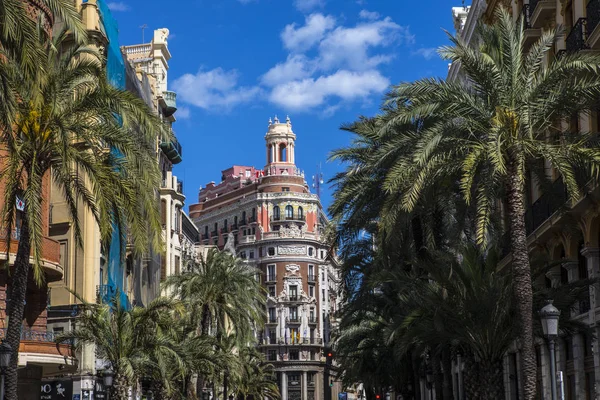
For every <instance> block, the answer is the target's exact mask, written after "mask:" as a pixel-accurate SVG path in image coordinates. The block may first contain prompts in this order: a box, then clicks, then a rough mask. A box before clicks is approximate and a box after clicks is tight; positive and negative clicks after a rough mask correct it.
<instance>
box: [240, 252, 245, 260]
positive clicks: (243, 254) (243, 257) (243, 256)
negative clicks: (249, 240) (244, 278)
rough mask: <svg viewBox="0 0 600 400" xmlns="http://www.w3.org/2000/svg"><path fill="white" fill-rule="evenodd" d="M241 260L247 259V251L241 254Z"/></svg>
mask: <svg viewBox="0 0 600 400" xmlns="http://www.w3.org/2000/svg"><path fill="white" fill-rule="evenodd" d="M240 258H242V259H244V260H245V259H246V252H245V251H242V252H240Z"/></svg>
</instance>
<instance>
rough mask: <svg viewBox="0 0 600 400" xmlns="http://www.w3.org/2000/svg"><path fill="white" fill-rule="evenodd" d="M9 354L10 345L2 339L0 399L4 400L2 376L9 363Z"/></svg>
mask: <svg viewBox="0 0 600 400" xmlns="http://www.w3.org/2000/svg"><path fill="white" fill-rule="evenodd" d="M11 356H12V347H10V344H8V343H7V342H5V341H2V344H0V400H4V376H5V375H6V369H7V368H8V366H9V365H10V357H11Z"/></svg>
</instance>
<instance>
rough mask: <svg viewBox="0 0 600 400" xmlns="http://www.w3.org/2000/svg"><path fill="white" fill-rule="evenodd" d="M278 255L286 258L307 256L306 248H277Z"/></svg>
mask: <svg viewBox="0 0 600 400" xmlns="http://www.w3.org/2000/svg"><path fill="white" fill-rule="evenodd" d="M277 254H279V255H284V256H296V255H304V254H306V247H305V246H277Z"/></svg>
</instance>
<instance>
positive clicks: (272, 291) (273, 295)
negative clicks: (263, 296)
mask: <svg viewBox="0 0 600 400" xmlns="http://www.w3.org/2000/svg"><path fill="white" fill-rule="evenodd" d="M269 296H271V297H275V286H269Z"/></svg>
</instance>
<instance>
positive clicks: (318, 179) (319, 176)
mask: <svg viewBox="0 0 600 400" xmlns="http://www.w3.org/2000/svg"><path fill="white" fill-rule="evenodd" d="M312 181H313V184H312V187H313V189H315V190H316V191H317V196H319V198H321V185H322V184H323V173H322V172H321V163H319V164H318V165H317V173H316V174H315V175H313V177H312Z"/></svg>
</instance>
